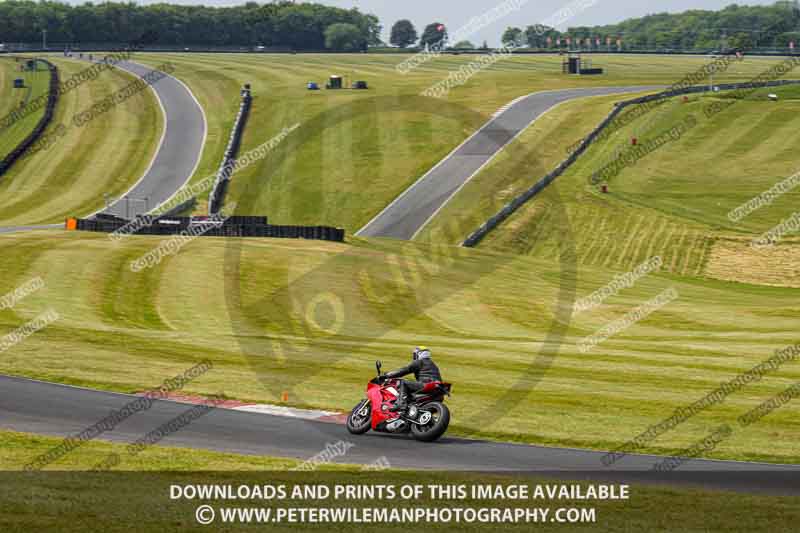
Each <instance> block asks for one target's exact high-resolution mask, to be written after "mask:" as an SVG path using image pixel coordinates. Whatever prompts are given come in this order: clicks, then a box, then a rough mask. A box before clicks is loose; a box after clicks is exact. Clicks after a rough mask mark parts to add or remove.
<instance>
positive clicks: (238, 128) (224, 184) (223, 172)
mask: <svg viewBox="0 0 800 533" xmlns="http://www.w3.org/2000/svg"><path fill="white" fill-rule="evenodd" d="M252 102H253V97H252V96H251V94H250V89H249V86H245V88H244V89H242V103H241V104H240V105H239V113H238V114H237V115H236V122H234V124H233V131H232V132H231V138H230V140H229V141H228V147H227V148H225V155H224V156H223V157H222V164H221V165H220V167H219V170H218V171H217V177H216V180H214V187H213V188H212V189H211V193H210V194H209V195H208V214H209V215H216V214H217V213H219V210H220V209H222V204H223V202H224V200H225V193H226V192H227V190H228V181H229V180H230V179H231V174H232V173H233V164H234V162H235V161H236V156H237V154H238V153H239V146H240V145H241V143H242V134H243V133H244V127H245V125H246V124H247V117H248V116H249V115H250V107H251V105H252Z"/></svg>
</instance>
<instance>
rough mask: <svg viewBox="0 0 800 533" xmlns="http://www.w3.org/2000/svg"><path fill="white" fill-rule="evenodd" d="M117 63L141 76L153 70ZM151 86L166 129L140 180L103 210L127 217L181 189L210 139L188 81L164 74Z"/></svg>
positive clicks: (204, 119) (142, 210)
mask: <svg viewBox="0 0 800 533" xmlns="http://www.w3.org/2000/svg"><path fill="white" fill-rule="evenodd" d="M116 66H117V68H121V69H124V70H126V71H128V72H130V73H131V74H134V75H136V76H139V77H144V76H145V75H147V74H148V73H150V72H153V69H151V68H149V67H145V66H143V65H139V64H138V63H133V62H130V61H122V62H120V63H117V65H116ZM150 87H152V89H153V90H154V91H155V93H156V97H157V98H158V100H159V101H160V104H161V108H162V110H163V114H164V123H165V129H164V134H163V137H162V139H161V143H160V144H159V146H158V151H157V152H156V155H155V157H154V158H153V160H152V161H151V162H150V166H149V167H148V169H147V170H146V171H145V173H144V175H143V176H142V177H141V178H140V179H139V181H138V182H137V183H136V184H135V185H134V186H133V187H132V188H131V189H130V190H128V192H127V193H125V194H124V195H122V196H121V197H120V198H118V199H117V200H116V201H114V202H113V203H111V204H110V205H109V207H108V208H106V209H105V210H103V212H104V213H107V214H112V215H116V216H118V217H122V218H126V219H130V218H133V217H134V216H136V215H137V214H139V215H142V214H145V213H146V212H148V211H151V210H152V209H154V208H155V207H156V206H158V205H159V204H161V203H163V202H165V201H166V200H168V199H169V198H171V197H172V196H173V195H174V194H175V193H176V192H178V190H179V189H180V188H181V187H183V185H184V184H185V183H186V182H188V181H189V178H191V177H192V174H194V171H195V170H196V169H197V165H198V163H199V161H200V156H201V155H202V153H203V145H204V144H205V139H206V118H205V115H204V114H203V109H202V108H201V107H200V104H199V103H198V102H197V100H196V99H195V97H194V95H192V93H191V91H189V89H188V88H187V87H186V85H184V84H183V83H182V82H180V81H178V80H177V79H176V78H174V77H172V76H164V77H163V78H161V79H159V80H158V81H156V82H155V83H153V84H151V85H150Z"/></svg>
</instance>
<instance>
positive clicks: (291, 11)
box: [0, 0, 800, 51]
mask: <svg viewBox="0 0 800 533" xmlns="http://www.w3.org/2000/svg"><path fill="white" fill-rule="evenodd" d="M381 29H382V28H381V25H380V21H379V20H378V17H376V16H375V15H372V14H368V13H361V12H360V11H359V10H358V9H342V8H336V7H330V6H324V5H320V4H313V3H298V4H295V3H294V2H291V1H289V0H279V1H276V2H273V3H266V4H259V3H256V2H248V3H246V4H244V5H241V6H233V7H207V6H199V5H198V6H187V5H171V4H166V3H164V4H151V5H138V4H135V3H132V2H129V3H118V2H106V3H102V4H92V3H86V4H83V5H75V6H73V5H69V4H65V3H61V2H58V1H50V0H42V1H39V2H34V1H31V0H7V1H0V42H39V41H40V40H41V39H42V37H43V32H46V34H47V40H48V41H49V42H51V43H53V42H57V43H76V44H77V43H132V44H141V45H145V46H147V45H151V46H152V45H155V46H157V45H170V46H175V45H179V46H180V45H187V46H191V45H205V46H249V47H258V46H263V47H265V48H272V47H276V48H290V49H294V50H322V49H330V50H344V51H358V50H366V49H367V48H368V47H370V46H382V45H384V43H382V42H381V39H380V33H381ZM501 40H502V42H503V43H506V44H512V43H513V44H514V45H516V46H522V47H529V48H534V49H548V48H565V47H567V48H576V47H580V48H599V49H605V48H606V47H616V46H617V45H618V43H619V44H620V45H621V44H622V43H624V48H625V49H649V50H656V49H678V50H686V49H728V48H730V49H734V48H741V49H752V48H786V47H789V46H790V44H791V43H796V44H797V46H798V48H800V9H798V2H797V0H781V1H778V2H776V3H775V4H773V5H769V6H740V5H736V4H732V5H729V6H728V7H726V8H724V9H722V10H720V11H707V10H690V11H685V12H683V13H676V14H669V13H659V14H654V15H648V16H645V17H641V18H635V19H628V20H625V21H623V22H620V23H618V24H610V25H605V26H578V27H571V28H569V29H568V30H566V31H563V32H562V31H558V30H556V29H554V28H549V27H545V26H542V25H539V24H535V25H530V26H527V27H526V28H524V29H523V28H519V27H509V28H508V29H506V31H505V32H504V33H503V35H502V38H501ZM389 42H390V44H391V45H393V46H396V47H399V48H409V47H419V48H426V47H433V46H436V47H439V48H455V49H459V48H462V49H475V48H477V46H476V45H475V44H473V43H472V42H470V41H460V42H457V43H451V42H449V40H448V34H447V28H446V26H445V24H444V23H442V22H432V23H430V24H428V25H427V26H426V27H425V28H424V30H423V31H422V34H421V35H420V34H418V33H417V29H416V28H415V27H414V24H412V23H411V21H410V20H408V19H402V20H398V21H397V22H396V23H395V24H394V25H393V26H392V28H391V32H390V38H389ZM480 48H484V49H488V45H487V44H486V42H485V41H484V43H483V45H482V46H481V47H480Z"/></svg>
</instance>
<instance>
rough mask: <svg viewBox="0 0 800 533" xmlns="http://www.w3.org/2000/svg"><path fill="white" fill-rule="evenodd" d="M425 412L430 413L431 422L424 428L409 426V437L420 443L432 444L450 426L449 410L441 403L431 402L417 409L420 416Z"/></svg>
mask: <svg viewBox="0 0 800 533" xmlns="http://www.w3.org/2000/svg"><path fill="white" fill-rule="evenodd" d="M425 411H428V412H430V413H431V421H430V422H428V423H427V424H425V425H424V426H420V425H418V424H411V435H412V436H413V437H414V438H415V439H417V440H419V441H422V442H433V441H435V440H436V439H438V438H439V437H441V436H442V435H444V432H445V431H447V426H449V425H450V409H448V408H447V406H446V405H445V404H443V403H441V402H431V403H427V404H425V405H423V406H422V407H420V408H419V412H420V415H421V414H422V413H423V412H425ZM420 415H417V416H420Z"/></svg>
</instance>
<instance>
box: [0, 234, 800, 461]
mask: <svg viewBox="0 0 800 533" xmlns="http://www.w3.org/2000/svg"><path fill="white" fill-rule="evenodd" d="M158 242H159V240H158V239H157V238H148V237H136V238H131V239H129V240H127V239H126V240H125V241H124V242H123V243H122V244H119V245H115V246H110V245H109V242H108V240H107V237H105V236H103V235H86V234H79V233H68V234H55V233H50V232H47V233H37V234H28V235H7V236H1V237H0V250H7V251H8V252H6V253H2V254H0V257H2V260H0V261H2V264H0V268H3V270H4V271H5V272H6V275H5V276H4V279H3V282H2V288H1V289H0V290H1V291H2V292H5V291H8V290H11V289H13V288H14V287H15V286H17V285H20V284H21V283H23V282H24V281H26V280H28V279H30V278H32V277H33V276H35V275H41V276H42V277H43V279H44V281H45V283H46V288H45V289H42V290H41V291H39V292H37V293H35V294H33V295H31V296H29V297H28V298H26V299H25V300H23V301H22V302H21V303H19V304H18V305H17V306H16V307H15V308H14V309H13V310H6V311H3V312H2V314H0V323H2V327H3V329H4V330H8V331H10V330H11V329H13V328H14V327H17V326H18V325H20V324H22V323H23V322H24V321H25V320H27V319H31V318H33V317H34V316H36V315H37V314H38V313H41V312H43V311H44V310H45V309H47V308H48V307H52V308H54V309H55V310H56V311H58V312H59V313H60V315H61V317H62V318H61V319H60V320H59V321H57V322H56V323H54V324H52V325H50V326H49V327H47V328H46V329H44V330H42V331H40V332H38V333H36V334H35V335H33V336H32V337H30V338H29V339H27V340H26V341H25V342H23V343H21V344H19V345H17V346H14V347H13V348H11V349H10V350H8V351H7V352H5V353H4V354H3V357H2V358H0V372H3V373H8V374H15V375H25V376H31V377H36V378H40V379H45V380H52V381H57V382H62V383H72V384H78V385H86V386H91V387H98V388H102V389H111V390H121V391H137V390H144V389H146V388H149V387H150V386H152V385H153V384H155V383H160V382H161V381H163V379H165V377H167V376H172V375H175V374H177V373H179V372H181V371H182V370H183V369H185V368H186V367H188V366H191V364H192V362H194V361H197V360H199V359H201V358H204V357H206V358H210V359H211V360H212V361H213V362H214V364H215V370H214V372H212V373H209V374H208V375H207V376H204V377H203V378H202V379H201V380H198V381H197V382H196V383H193V384H192V385H191V389H192V390H191V392H195V393H201V394H213V393H214V392H215V391H218V390H225V392H226V394H228V395H230V396H231V397H234V398H238V399H242V400H248V401H259V402H272V403H275V402H280V398H281V393H282V392H283V391H289V403H290V404H293V405H301V406H302V405H310V406H314V407H321V408H333V409H340V410H347V409H348V408H350V407H352V405H354V404H355V403H356V402H357V401H358V399H359V398H360V397H361V396H362V394H363V389H364V387H365V383H366V381H367V380H368V379H369V378H370V377H371V376H372V374H373V372H374V366H373V361H374V360H375V359H376V358H380V359H382V360H383V361H384V363H385V365H386V367H387V368H390V367H399V366H401V364H405V362H406V361H407V358H408V351H409V348H410V347H411V346H413V345H414V344H427V345H429V346H433V347H434V352H435V354H436V358H437V361H439V363H440V365H441V366H442V368H443V369H444V373H445V377H446V378H447V379H448V380H450V381H452V382H453V383H454V384H455V389H454V390H455V392H454V395H453V398H452V403H451V405H452V408H453V412H454V422H453V425H452V431H453V433H456V434H462V435H473V436H485V437H493V438H499V439H504V440H515V441H523V442H532V443H541V444H552V445H566V446H580V447H586V448H596V449H605V448H613V447H615V446H618V445H620V444H622V443H624V442H625V441H627V440H628V439H630V438H632V437H634V436H635V435H636V434H638V433H639V432H640V431H642V430H644V429H645V428H646V427H647V426H648V425H650V424H653V423H656V422H658V421H660V420H661V419H663V418H665V417H667V416H669V415H671V414H672V413H673V412H674V410H675V409H676V408H678V407H681V406H684V405H686V404H688V403H691V402H692V401H694V400H696V399H699V398H701V397H702V396H704V395H705V394H706V393H707V392H710V391H711V390H712V389H713V388H714V387H715V386H716V385H717V384H718V383H719V382H721V381H723V380H726V379H732V378H733V377H735V376H736V374H737V373H739V372H742V371H744V370H747V369H749V368H750V367H752V366H754V365H756V364H757V363H759V362H760V361H762V360H764V359H766V358H768V357H769V356H771V355H772V351H773V350H774V349H777V348H782V347H784V346H786V345H789V344H793V343H794V342H796V341H797V339H796V324H797V312H798V310H797V291H796V290H787V289H783V288H771V287H765V286H753V285H744V284H735V283H726V282H721V281H718V282H717V281H712V280H700V279H696V278H691V277H678V276H676V275H673V274H668V273H664V274H659V275H655V274H654V275H651V276H650V277H648V278H646V279H644V280H642V281H640V282H639V283H638V284H637V285H636V286H635V287H633V288H631V289H627V290H625V291H623V292H622V293H621V294H620V295H619V296H616V297H614V298H611V299H610V300H609V301H608V302H607V303H606V304H605V305H603V306H602V307H600V308H598V309H597V310H594V311H591V312H583V313H579V314H577V315H576V316H574V317H573V319H572V320H571V322H569V323H567V322H566V321H568V313H567V314H565V313H564V310H563V309H562V311H561V312H559V313H558V314H557V315H556V314H555V312H554V309H555V308H556V307H557V306H558V305H561V306H568V305H570V301H571V299H570V291H571V288H570V285H571V284H572V281H571V280H572V278H573V276H574V275H573V274H570V271H569V265H566V266H564V267H563V268H560V267H559V265H557V264H554V263H553V262H552V261H547V260H542V259H538V258H534V257H525V256H517V255H504V254H497V253H494V252H489V251H480V250H464V249H457V248H451V247H428V246H426V245H419V247H418V248H417V247H409V246H408V245H404V244H402V243H394V242H390V241H389V242H379V241H378V242H368V241H363V240H355V241H354V242H353V243H352V244H349V245H345V244H325V243H318V242H304V241H293V240H286V241H280V240H242V241H237V240H231V241H226V240H224V239H214V238H202V239H200V240H198V241H195V242H192V243H190V244H189V245H187V246H186V247H184V248H183V249H182V250H181V251H180V253H179V254H177V255H175V256H171V257H167V258H166V259H165V260H164V261H163V262H162V263H161V264H160V265H159V266H158V267H155V268H153V269H149V270H146V271H144V272H143V273H139V274H134V273H133V272H131V271H130V269H129V264H130V262H131V261H133V260H134V259H136V258H137V257H138V256H140V255H142V254H144V253H146V252H147V251H148V250H150V249H151V248H153V247H155V246H156V245H157V244H158ZM11 250H13V253H10V252H11ZM237 258H241V263H240V264H238V265H237V263H236V261H235V259H237ZM420 259H424V260H425V261H422V262H419V261H420ZM428 261H429V262H430V263H429V262H428ZM615 273H616V272H615V271H613V270H609V269H604V268H596V267H593V268H581V269H580V270H579V272H578V275H577V281H576V282H575V294H576V295H577V296H585V295H588V294H589V293H591V292H592V291H593V290H595V289H596V288H597V287H600V286H602V285H603V284H605V283H607V282H608V281H609V280H610V279H612V276H613V275H614V274H615ZM287 280H291V281H290V282H288V281H287ZM559 287H561V289H559ZM667 287H674V288H675V289H676V290H677V291H678V293H679V294H680V298H679V299H678V300H677V301H675V302H673V303H671V304H670V305H669V306H668V307H666V308H664V309H662V310H660V311H658V312H657V313H655V314H653V315H652V316H651V317H649V318H648V319H646V320H644V321H642V322H640V323H638V324H636V325H634V326H632V327H630V328H629V329H627V330H625V331H624V332H622V333H620V334H618V335H616V336H614V337H612V338H610V339H609V340H607V341H606V342H604V343H603V344H601V345H600V346H598V347H596V348H595V349H594V350H593V351H591V352H590V353H588V354H585V353H582V352H581V351H580V350H579V348H578V343H579V342H580V341H581V340H582V339H583V338H585V337H587V336H589V335H591V334H592V333H594V332H595V331H596V330H598V329H599V328H601V327H602V326H604V325H605V324H607V323H609V322H611V321H612V320H614V319H618V318H620V317H622V316H623V315H624V314H625V313H627V312H628V311H630V310H631V309H632V308H634V307H635V306H636V305H639V304H640V303H642V302H643V301H645V300H646V299H649V298H652V297H654V296H655V295H656V294H658V293H659V292H660V291H662V290H664V289H666V288H667ZM331 294H332V295H331ZM319 302H322V303H323V305H321V306H319V307H314V306H313V305H312V303H319ZM337 309H338V311H337ZM333 313H336V314H333ZM305 324H312V326H313V327H310V328H309V329H307V330H304V329H299V326H301V325H305ZM54 347H57V349H55V348H54ZM540 354H541V355H540ZM543 370H546V372H545V373H544V377H543V378H542V379H541V380H540V381H537V377H538V376H540V375H541V374H542V371H543ZM798 379H800V373H798V371H797V369H796V366H792V365H788V364H787V365H786V366H785V367H784V368H782V369H781V371H780V372H776V373H775V374H774V375H770V376H767V377H766V378H765V379H764V380H763V381H762V382H760V383H756V384H752V385H750V386H748V387H747V388H746V389H744V390H742V391H740V392H739V393H737V394H735V395H732V396H731V397H730V398H728V399H727V401H726V402H724V403H723V404H721V405H718V406H715V407H714V408H713V409H710V410H709V411H707V412H705V413H703V414H701V415H698V416H697V417H695V418H694V419H692V420H690V421H688V422H687V423H686V424H684V425H682V426H680V427H678V428H677V429H676V430H674V431H672V432H670V433H667V434H665V435H664V436H662V437H661V438H659V439H658V440H657V441H656V442H654V443H653V444H652V446H650V448H649V450H650V451H654V452H660V453H670V452H674V451H676V450H677V449H680V448H681V447H684V446H687V445H689V444H691V443H693V442H694V441H696V440H698V439H700V438H701V437H703V436H704V435H705V434H706V433H707V432H709V431H710V429H712V428H714V427H716V426H717V425H718V424H719V423H721V422H723V421H725V422H729V423H731V424H735V419H736V417H737V416H739V415H741V414H743V413H744V412H746V411H747V410H749V409H750V408H753V407H755V406H756V405H758V404H759V403H761V402H762V401H764V400H767V399H769V398H770V397H771V396H773V395H775V394H777V393H778V392H780V391H782V390H783V389H785V388H786V387H788V386H789V385H790V384H791V383H793V382H794V381H797V380H798ZM492 402H498V404H497V405H495V406H493V408H492V411H491V412H489V413H487V412H485V407H486V406H487V405H492ZM792 412H793V410H792V409H790V408H785V409H783V410H781V411H778V412H775V413H774V414H772V415H770V416H769V417H767V418H765V419H764V420H762V421H761V422H760V423H759V424H757V425H755V426H752V427H750V428H749V429H747V430H746V431H744V430H743V431H741V432H737V433H736V434H735V435H734V437H732V438H731V439H730V440H728V441H726V442H725V443H723V444H722V445H721V446H720V447H719V448H718V449H717V450H716V451H715V452H714V453H713V454H712V456H713V457H719V458H736V459H758V460H769V461H779V462H797V459H798V457H799V456H800V454H798V451H799V448H798V445H797V442H798V439H797V437H798V436H800V434H798V431H799V429H798V427H797V426H796V424H793V423H792V422H791V420H792V416H793V415H792Z"/></svg>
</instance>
